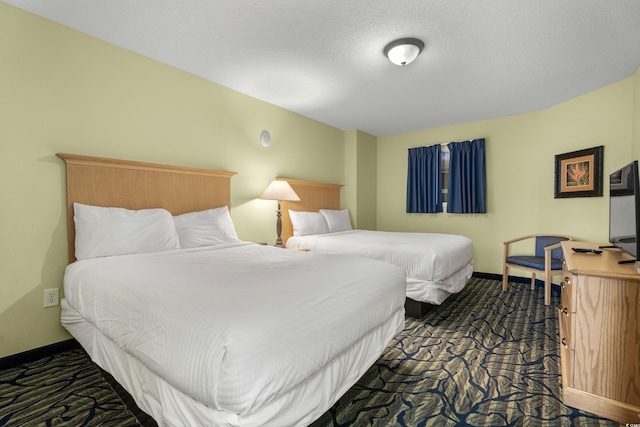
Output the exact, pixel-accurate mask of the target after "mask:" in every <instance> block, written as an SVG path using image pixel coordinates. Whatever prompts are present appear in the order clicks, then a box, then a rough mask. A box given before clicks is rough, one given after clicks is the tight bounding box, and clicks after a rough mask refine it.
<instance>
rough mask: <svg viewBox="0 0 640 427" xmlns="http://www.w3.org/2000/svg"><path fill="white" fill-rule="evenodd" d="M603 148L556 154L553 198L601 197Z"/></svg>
mask: <svg viewBox="0 0 640 427" xmlns="http://www.w3.org/2000/svg"><path fill="white" fill-rule="evenodd" d="M603 158H604V146H602V145H600V146H598V147H591V148H585V149H584V150H578V151H572V152H570V153H564V154H558V155H556V158H555V188H554V198H556V199H561V198H567V197H602V163H603Z"/></svg>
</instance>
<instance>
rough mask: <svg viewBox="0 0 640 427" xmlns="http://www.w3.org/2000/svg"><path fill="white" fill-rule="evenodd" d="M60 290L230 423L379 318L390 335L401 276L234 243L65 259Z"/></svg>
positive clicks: (371, 266)
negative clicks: (226, 416)
mask: <svg viewBox="0 0 640 427" xmlns="http://www.w3.org/2000/svg"><path fill="white" fill-rule="evenodd" d="M64 294H65V299H66V303H67V304H68V305H69V306H71V307H72V308H73V309H74V310H76V311H77V312H78V313H79V314H80V315H81V316H82V317H83V318H85V319H87V320H88V321H89V322H91V323H92V324H94V325H95V326H96V327H97V328H98V329H100V330H101V331H102V333H103V334H104V335H106V336H107V337H108V338H110V339H111V340H113V341H114V342H115V343H117V344H118V346H120V347H121V348H122V349H124V351H126V352H127V353H129V354H131V355H133V356H134V357H135V358H137V359H139V360H140V361H141V362H142V363H143V364H144V365H146V366H147V367H148V368H149V369H151V370H152V371H153V372H155V373H156V374H158V375H160V376H162V377H163V378H164V379H165V380H166V381H167V382H168V383H170V384H171V385H172V386H174V387H175V388H177V389H179V390H180V391H182V392H184V393H185V394H187V395H189V396H191V397H193V398H194V399H196V400H197V401H199V402H202V403H204V404H205V405H207V406H209V407H211V408H213V409H215V410H219V411H223V412H225V413H229V414H232V415H233V416H234V417H238V418H240V419H241V418H242V417H245V416H247V415H248V414H251V413H254V412H256V411H259V408H260V407H261V406H262V405H265V404H269V402H271V401H273V400H274V399H275V398H276V397H277V396H278V395H280V394H283V393H287V392H290V391H291V389H292V388H295V387H298V386H299V385H300V384H302V383H304V381H305V380H306V379H307V378H310V377H312V376H314V375H315V374H317V373H318V371H320V370H321V369H322V368H323V366H325V365H326V364H327V363H328V362H330V361H331V360H333V359H334V358H335V357H337V356H338V355H340V354H342V353H344V352H345V351H347V350H348V349H349V348H350V347H351V346H352V345H353V344H354V343H355V342H356V341H358V340H360V339H361V338H362V337H363V336H364V335H366V334H367V333H368V332H369V331H372V330H373V329H375V328H376V327H377V326H378V325H380V324H382V323H383V322H385V321H388V319H390V318H392V317H394V316H396V317H397V318H398V321H397V328H396V331H395V332H397V331H399V330H401V329H402V327H403V325H404V317H403V316H398V311H399V310H401V309H402V306H403V303H404V298H405V277H404V273H403V272H402V271H401V270H400V269H399V268H396V267H393V266H391V265H388V264H386V263H381V262H377V261H373V260H366V259H359V258H350V257H336V256H327V255H321V254H314V253H306V252H299V251H287V250H282V249H277V248H273V247H266V246H261V245H256V244H248V243H237V244H228V245H219V246H216V247H211V248H200V249H190V250H179V251H167V252H160V253H155V254H144V255H128V256H118V257H109V258H97V259H91V260H84V261H79V262H75V263H73V264H71V265H69V266H68V267H67V271H66V274H65V279H64ZM402 313H403V312H402ZM390 338H391V337H387V338H386V339H387V342H388V340H389V339H390ZM385 345H386V344H385ZM374 347H380V345H379V344H378V345H377V346H374ZM382 348H384V347H382ZM376 351H378V352H381V349H378V350H376ZM374 357H377V356H375V355H374ZM374 360H375V359H374ZM365 369H366V368H365ZM337 397H339V396H336V399H337ZM265 421H266V420H265Z"/></svg>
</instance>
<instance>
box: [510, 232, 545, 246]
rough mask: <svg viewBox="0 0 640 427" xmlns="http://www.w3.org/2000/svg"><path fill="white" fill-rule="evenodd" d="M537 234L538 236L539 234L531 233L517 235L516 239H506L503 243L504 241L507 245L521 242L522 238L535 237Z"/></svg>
mask: <svg viewBox="0 0 640 427" xmlns="http://www.w3.org/2000/svg"><path fill="white" fill-rule="evenodd" d="M537 236H538V235H537V234H529V235H528V236H522V237H517V238H515V239H511V240H507V241H505V242H503V243H504V245H505V246H509V245H510V244H512V243H515V242H520V241H522V240H527V239H534V238H536V237H537Z"/></svg>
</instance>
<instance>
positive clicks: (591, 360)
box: [558, 241, 640, 425]
mask: <svg viewBox="0 0 640 427" xmlns="http://www.w3.org/2000/svg"><path fill="white" fill-rule="evenodd" d="M599 245H604V243H600V244H598V243H586V242H575V241H566V242H562V249H563V252H564V280H563V283H562V297H561V304H560V308H559V313H558V314H559V320H560V362H561V368H562V397H563V400H564V403H565V404H566V405H568V406H572V407H574V408H577V409H581V410H584V411H587V412H590V413H592V414H595V415H598V416H602V417H605V418H609V419H611V420H615V421H617V422H619V423H622V424H623V425H624V424H626V423H629V424H632V423H634V424H635V423H640V326H639V323H640V274H638V273H636V271H635V265H634V264H618V261H619V260H621V259H629V258H631V257H630V256H629V255H627V254H625V253H623V252H621V251H619V250H617V249H604V250H603V252H602V254H600V255H596V254H592V253H575V252H574V251H573V250H572V249H571V248H572V247H587V248H598V246H599Z"/></svg>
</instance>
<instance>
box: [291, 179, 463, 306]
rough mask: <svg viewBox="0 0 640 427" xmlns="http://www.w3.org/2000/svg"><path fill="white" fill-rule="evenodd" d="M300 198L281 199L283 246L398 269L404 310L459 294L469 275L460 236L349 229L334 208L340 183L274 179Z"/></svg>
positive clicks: (346, 216) (346, 214)
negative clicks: (401, 273) (403, 276)
mask: <svg viewBox="0 0 640 427" xmlns="http://www.w3.org/2000/svg"><path fill="white" fill-rule="evenodd" d="M280 179H283V180H286V181H288V182H289V184H290V185H291V187H292V188H293V189H294V191H295V192H296V193H297V194H298V196H299V197H300V201H297V202H283V203H282V207H283V209H282V210H283V212H282V222H283V228H282V239H283V241H284V242H285V244H286V245H287V246H291V247H298V248H308V249H310V250H311V251H317V252H321V253H328V254H339V255H356V256H363V257H368V258H373V259H377V260H380V261H385V262H389V263H391V264H394V265H396V266H399V267H401V268H402V269H403V270H404V271H405V273H406V280H407V304H406V309H407V314H408V315H410V316H413V317H418V318H420V317H422V316H424V314H426V312H427V311H428V310H429V309H430V305H440V304H442V303H443V302H444V301H445V300H446V299H447V298H448V297H449V296H451V295H452V294H454V293H457V292H460V291H461V290H462V289H463V288H464V286H465V285H466V283H467V281H468V280H469V278H471V276H472V274H473V244H472V242H471V240H470V239H469V238H467V237H465V236H461V235H456V234H439V233H410V232H385V231H369V230H352V225H351V221H350V218H349V212H348V210H347V209H340V189H341V187H342V185H339V184H329V183H322V182H313V181H304V180H294V179H288V178H280Z"/></svg>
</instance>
